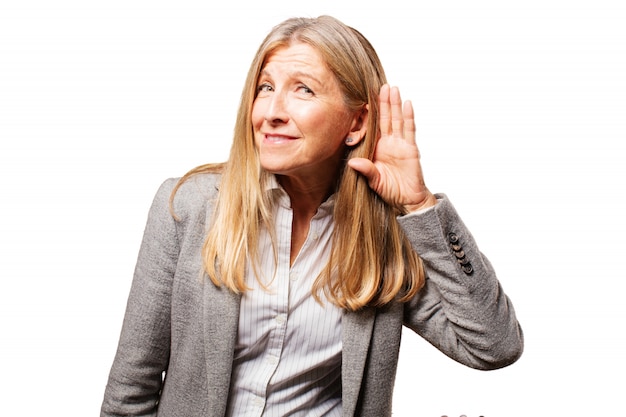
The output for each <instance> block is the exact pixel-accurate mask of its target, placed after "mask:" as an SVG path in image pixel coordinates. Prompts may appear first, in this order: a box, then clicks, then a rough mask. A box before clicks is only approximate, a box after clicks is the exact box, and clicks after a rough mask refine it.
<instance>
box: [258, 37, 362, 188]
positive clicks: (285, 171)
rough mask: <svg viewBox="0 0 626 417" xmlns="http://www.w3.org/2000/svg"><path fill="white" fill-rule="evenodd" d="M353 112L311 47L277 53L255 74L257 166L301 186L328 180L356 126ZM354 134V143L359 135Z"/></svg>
mask: <svg viewBox="0 0 626 417" xmlns="http://www.w3.org/2000/svg"><path fill="white" fill-rule="evenodd" d="M359 113H360V112H354V111H351V110H350V109H348V107H347V106H346V104H345V103H344V99H343V94H342V92H341V89H340V88H339V83H338V81H337V80H336V78H335V76H334V74H333V73H332V72H330V70H329V69H328V68H327V67H326V65H325V63H324V61H323V60H322V58H321V57H320V55H319V54H318V52H317V51H316V50H315V49H314V48H312V47H311V46H309V45H307V44H304V43H294V44H291V45H290V46H287V47H282V48H279V49H277V50H276V51H274V52H273V53H272V54H271V55H269V56H268V58H267V60H266V63H265V66H264V67H263V68H262V70H261V74H260V75H259V80H258V84H257V96H256V99H255V100H254V103H253V106H252V125H253V129H254V138H255V143H256V146H257V148H258V150H259V155H260V159H261V166H262V167H263V168H264V169H266V170H267V171H269V172H272V173H275V174H279V175H284V176H287V177H290V178H291V179H295V180H298V181H301V182H303V183H304V184H315V183H317V184H324V183H329V182H334V180H335V177H336V175H337V172H338V171H337V168H338V166H339V164H340V162H341V159H342V157H343V154H344V149H345V148H344V147H345V139H346V137H348V136H349V135H350V133H351V131H352V130H354V129H355V128H356V127H359V125H361V123H360V118H359ZM353 134H354V133H353ZM354 135H355V136H354V137H353V139H354V142H353V143H356V142H358V141H359V140H360V138H361V137H360V136H358V137H357V135H356V134H354ZM359 135H360V134H359Z"/></svg>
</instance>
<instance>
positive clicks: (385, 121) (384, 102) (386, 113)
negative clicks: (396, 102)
mask: <svg viewBox="0 0 626 417" xmlns="http://www.w3.org/2000/svg"><path fill="white" fill-rule="evenodd" d="M378 102H379V110H378V111H379V113H380V117H379V122H380V134H381V135H383V136H389V135H391V105H390V103H389V85H388V84H384V85H383V86H382V87H381V88H380V94H379V96H378Z"/></svg>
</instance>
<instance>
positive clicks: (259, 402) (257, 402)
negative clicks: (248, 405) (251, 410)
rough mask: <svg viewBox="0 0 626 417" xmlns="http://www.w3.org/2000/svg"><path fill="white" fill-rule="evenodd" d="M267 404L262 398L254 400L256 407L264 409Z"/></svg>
mask: <svg viewBox="0 0 626 417" xmlns="http://www.w3.org/2000/svg"><path fill="white" fill-rule="evenodd" d="M264 404H265V401H263V398H261V397H256V398H255V399H254V405H255V406H257V407H263V405H264Z"/></svg>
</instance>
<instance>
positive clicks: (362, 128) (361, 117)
mask: <svg viewBox="0 0 626 417" xmlns="http://www.w3.org/2000/svg"><path fill="white" fill-rule="evenodd" d="M368 109H369V106H368V105H367V104H366V105H365V106H363V108H362V109H361V110H359V111H358V112H357V113H356V114H355V115H354V120H353V121H352V127H351V128H350V133H348V137H347V138H346V144H347V145H348V146H354V145H356V144H358V143H359V142H361V140H363V138H364V137H365V134H366V133H367V118H368V115H369V111H368Z"/></svg>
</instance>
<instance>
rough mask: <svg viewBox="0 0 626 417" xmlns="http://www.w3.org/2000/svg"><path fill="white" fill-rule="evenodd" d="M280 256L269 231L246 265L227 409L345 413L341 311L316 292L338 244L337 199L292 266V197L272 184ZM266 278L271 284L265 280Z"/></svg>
mask: <svg viewBox="0 0 626 417" xmlns="http://www.w3.org/2000/svg"><path fill="white" fill-rule="evenodd" d="M272 188H273V190H272V192H273V193H274V195H275V196H276V198H277V200H276V202H277V204H275V207H274V220H275V225H274V227H275V233H276V240H277V242H276V243H277V248H276V249H277V252H278V263H277V264H275V262H274V251H273V248H272V243H271V239H270V235H269V233H268V231H267V230H264V231H263V232H262V234H261V236H260V239H259V254H260V268H259V270H260V271H262V273H263V276H262V277H258V278H259V279H257V277H256V276H255V275H254V272H253V269H252V268H251V266H250V264H249V265H248V268H247V272H246V274H247V275H246V280H247V284H248V285H249V286H250V288H251V290H250V291H247V292H245V293H244V295H243V297H242V299H241V307H240V316H239V331H238V335H237V344H236V347H235V356H234V362H233V372H232V379H231V381H232V382H231V389H230V398H229V401H228V411H227V415H228V416H233V417H234V416H237V417H239V416H245V417H249V416H269V417H274V416H275V417H284V416H329V417H331V416H338V417H339V416H341V347H342V343H341V317H342V310H341V309H339V308H338V307H336V306H334V305H333V304H331V303H329V302H325V303H324V306H322V305H320V304H319V303H317V302H316V301H315V300H314V299H313V297H312V296H311V286H312V284H313V282H314V280H315V278H316V277H317V276H318V274H319V273H320V271H321V270H322V268H323V267H324V266H325V265H326V262H327V260H328V257H329V254H330V248H331V233H332V228H333V223H332V208H333V198H332V197H331V198H330V199H329V200H328V201H326V202H324V203H323V204H322V205H321V206H320V208H319V209H318V211H317V213H316V214H315V216H314V217H313V219H312V220H311V223H310V227H309V233H308V236H307V238H306V241H305V243H304V245H303V246H302V249H301V250H300V253H299V254H298V257H297V258H296V259H295V261H294V263H293V265H292V266H291V267H290V265H289V262H290V251H291V224H292V211H291V208H290V207H291V204H290V200H289V197H288V196H287V194H286V193H285V191H284V190H283V189H282V188H280V186H279V185H278V183H277V182H274V183H273V184H272ZM259 281H261V282H263V283H264V284H265V286H266V287H267V288H266V289H263V287H262V286H261V285H260V283H259Z"/></svg>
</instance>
